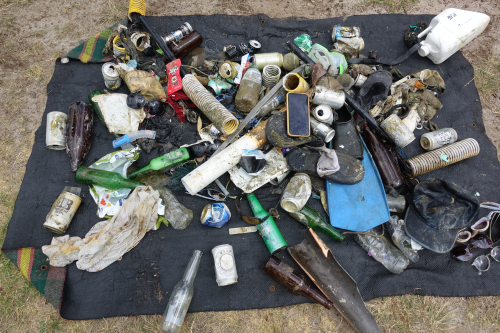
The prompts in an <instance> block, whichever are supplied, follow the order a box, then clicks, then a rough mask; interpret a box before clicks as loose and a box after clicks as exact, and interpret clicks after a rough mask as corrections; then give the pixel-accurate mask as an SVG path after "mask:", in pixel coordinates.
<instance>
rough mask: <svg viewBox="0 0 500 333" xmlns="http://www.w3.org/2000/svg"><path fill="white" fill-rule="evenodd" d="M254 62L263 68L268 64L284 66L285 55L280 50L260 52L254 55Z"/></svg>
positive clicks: (260, 68)
mask: <svg viewBox="0 0 500 333" xmlns="http://www.w3.org/2000/svg"><path fill="white" fill-rule="evenodd" d="M253 64H254V65H255V66H257V67H258V68H259V70H263V69H264V67H266V66H267V65H276V66H278V67H281V66H283V55H282V54H281V53H278V52H271V53H259V54H255V55H254V56H253Z"/></svg>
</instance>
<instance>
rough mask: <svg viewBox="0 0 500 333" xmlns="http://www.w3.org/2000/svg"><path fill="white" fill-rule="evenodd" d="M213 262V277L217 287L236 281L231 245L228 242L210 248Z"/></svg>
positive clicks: (236, 275)
mask: <svg viewBox="0 0 500 333" xmlns="http://www.w3.org/2000/svg"><path fill="white" fill-rule="evenodd" d="M212 255H213V256H214V262H215V279H216V281H217V285H218V286H219V287H222V286H227V285H230V284H234V283H236V282H238V272H236V261H235V260H234V252H233V247H232V246H231V245H229V244H224V245H219V246H216V247H214V248H213V249H212Z"/></svg>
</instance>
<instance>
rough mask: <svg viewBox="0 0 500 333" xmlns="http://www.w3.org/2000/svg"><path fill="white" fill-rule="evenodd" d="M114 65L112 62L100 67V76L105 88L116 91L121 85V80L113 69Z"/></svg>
mask: <svg viewBox="0 0 500 333" xmlns="http://www.w3.org/2000/svg"><path fill="white" fill-rule="evenodd" d="M115 66H116V65H115V64H114V63H112V62H107V63H105V64H104V65H102V76H103V77H104V84H105V85H106V88H108V89H110V90H116V89H118V88H120V86H121V85H122V79H121V78H120V74H118V71H117V70H116V69H115Z"/></svg>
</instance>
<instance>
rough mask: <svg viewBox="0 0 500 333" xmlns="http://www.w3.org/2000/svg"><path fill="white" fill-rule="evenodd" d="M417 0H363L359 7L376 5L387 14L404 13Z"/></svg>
mask: <svg viewBox="0 0 500 333" xmlns="http://www.w3.org/2000/svg"><path fill="white" fill-rule="evenodd" d="M418 1H419V0H363V1H362V2H361V3H360V4H359V5H358V6H359V8H367V7H370V6H377V7H381V8H383V9H385V10H386V11H387V12H388V13H389V14H393V13H405V12H406V9H407V8H408V7H411V6H413V5H414V4H415V3H416V2H418Z"/></svg>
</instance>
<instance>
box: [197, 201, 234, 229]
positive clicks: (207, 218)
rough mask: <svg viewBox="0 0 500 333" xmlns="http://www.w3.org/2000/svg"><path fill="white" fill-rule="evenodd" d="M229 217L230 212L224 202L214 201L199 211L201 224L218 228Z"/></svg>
mask: <svg viewBox="0 0 500 333" xmlns="http://www.w3.org/2000/svg"><path fill="white" fill-rule="evenodd" d="M230 218H231V212H230V211H229V208H228V207H227V206H226V204H225V203H222V202H216V203H213V204H208V205H206V206H205V208H203V211H202V212H201V219H200V220H201V224H203V225H206V226H209V227H214V228H220V227H222V226H223V225H224V224H226V223H227V222H228V221H229V219H230Z"/></svg>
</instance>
